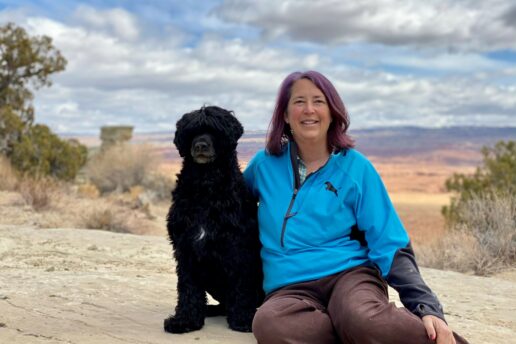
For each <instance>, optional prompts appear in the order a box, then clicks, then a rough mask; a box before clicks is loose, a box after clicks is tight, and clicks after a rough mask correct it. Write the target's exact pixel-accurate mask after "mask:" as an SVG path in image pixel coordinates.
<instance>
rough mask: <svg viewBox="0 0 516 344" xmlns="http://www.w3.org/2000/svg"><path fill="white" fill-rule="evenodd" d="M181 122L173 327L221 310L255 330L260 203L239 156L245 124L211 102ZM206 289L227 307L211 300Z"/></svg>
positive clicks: (169, 322)
mask: <svg viewBox="0 0 516 344" xmlns="http://www.w3.org/2000/svg"><path fill="white" fill-rule="evenodd" d="M176 127H177V128H176V129H177V130H176V134H175V137H174V144H175V145H176V147H177V149H178V151H179V154H180V155H181V157H182V158H183V166H182V169H181V171H180V173H179V174H178V176H177V177H178V179H177V186H176V188H175V189H174V191H173V192H172V198H173V204H172V206H171V207H170V210H169V213H168V216H167V229H168V234H169V237H170V241H171V243H172V246H173V248H174V257H175V259H176V261H177V268H176V271H177V277H178V284H177V292H178V303H177V306H176V309H175V314H174V315H172V316H170V317H168V318H167V319H165V323H164V327H165V331H168V332H172V333H184V332H190V331H194V330H198V329H200V328H202V326H203V325H204V318H205V316H210V315H218V311H220V313H221V314H225V315H227V321H228V324H229V327H230V328H231V329H233V330H237V331H244V332H249V331H251V324H252V319H253V317H254V313H255V311H256V308H257V307H258V306H259V305H260V303H261V302H262V300H263V290H262V285H261V284H262V270H261V260H260V253H259V251H260V244H259V238H258V226H257V220H256V212H257V205H256V201H255V200H254V199H253V198H252V196H251V195H250V193H249V191H248V190H247V188H246V185H245V182H244V179H243V176H242V173H241V172H240V169H239V166H238V162H237V156H236V146H237V141H238V139H239V138H240V137H241V136H242V134H243V128H242V125H241V124H240V122H239V121H238V120H237V119H236V118H235V116H233V114H232V113H231V112H228V111H227V110H224V109H222V108H219V107H216V106H208V107H203V108H201V109H200V110H196V111H193V112H190V113H187V114H185V115H183V117H182V118H181V119H180V120H179V121H178V122H177V125H176ZM206 292H208V293H209V294H210V295H211V296H212V297H213V298H214V299H215V300H217V301H218V302H219V306H207V298H206Z"/></svg>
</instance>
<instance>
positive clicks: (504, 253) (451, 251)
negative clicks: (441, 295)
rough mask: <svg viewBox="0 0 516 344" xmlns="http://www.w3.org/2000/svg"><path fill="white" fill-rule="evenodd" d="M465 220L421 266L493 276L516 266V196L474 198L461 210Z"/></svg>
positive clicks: (423, 255)
mask: <svg viewBox="0 0 516 344" xmlns="http://www.w3.org/2000/svg"><path fill="white" fill-rule="evenodd" d="M459 216H460V217H461V218H462V219H463V220H462V221H461V222H460V223H459V222H457V223H455V224H454V225H453V227H451V228H449V229H448V231H447V233H446V234H445V235H444V236H443V237H442V238H440V239H439V240H437V241H436V242H435V243H433V244H432V245H430V246H428V247H420V248H418V251H419V261H420V263H421V265H424V266H428V267H433V268H438V269H445V270H455V271H459V272H472V273H475V274H477V275H490V274H493V273H496V272H498V271H500V270H503V269H505V268H507V267H511V266H514V265H515V264H516V195H515V194H510V193H496V192H491V193H486V194H483V195H471V196H470V198H469V199H468V200H467V201H465V202H464V203H463V204H462V206H461V207H460V213H459Z"/></svg>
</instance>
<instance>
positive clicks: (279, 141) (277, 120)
mask: <svg viewBox="0 0 516 344" xmlns="http://www.w3.org/2000/svg"><path fill="white" fill-rule="evenodd" d="M300 79H308V80H310V81H311V82H313V83H314V85H315V86H317V88H319V89H320V90H321V92H322V93H323V94H324V96H325V97H326V100H327V102H328V106H329V108H330V114H331V118H332V119H333V121H332V122H331V124H330V127H329V128H328V149H329V150H330V152H333V151H340V150H341V149H345V148H351V147H353V146H354V143H353V140H352V139H351V137H349V136H348V135H347V134H346V131H347V130H348V127H349V116H348V112H347V111H346V107H345V106H344V103H343V102H342V99H341V98H340V96H339V94H338V92H337V90H336V89H335V87H334V86H333V84H332V83H331V82H330V80H328V79H327V78H326V77H325V76H324V75H322V74H321V73H319V72H316V71H306V72H294V73H291V74H290V75H288V76H287V77H286V78H285V80H283V82H282V84H281V86H280V88H279V91H278V96H277V99H276V106H275V108H274V112H273V114H272V119H271V122H270V124H269V133H268V135H267V144H266V148H267V152H269V153H270V154H273V155H280V154H281V152H282V151H283V146H284V145H285V143H286V142H287V141H288V140H293V137H292V134H291V133H290V125H288V124H287V123H286V122H285V113H286V111H287V106H288V101H289V100H290V96H291V90H292V86H293V85H294V83H295V82H296V81H298V80H300Z"/></svg>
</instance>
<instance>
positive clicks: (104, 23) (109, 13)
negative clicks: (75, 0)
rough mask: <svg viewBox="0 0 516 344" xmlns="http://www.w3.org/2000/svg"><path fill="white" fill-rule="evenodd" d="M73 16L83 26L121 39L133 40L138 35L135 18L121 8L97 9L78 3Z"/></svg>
mask: <svg viewBox="0 0 516 344" xmlns="http://www.w3.org/2000/svg"><path fill="white" fill-rule="evenodd" d="M73 17H74V18H75V19H76V21H77V22H79V23H82V24H83V25H84V26H85V27H89V28H91V29H94V30H102V31H104V32H107V33H111V34H113V35H115V36H116V37H117V38H120V39H123V40H129V41H133V40H135V39H137V38H138V36H139V28H138V21H137V19H136V18H135V17H134V16H133V15H132V14H131V13H129V12H127V11H126V10H124V9H122V8H113V9H108V10H97V9H95V8H93V7H90V6H87V5H79V6H78V7H77V9H76V10H75V13H74V15H73Z"/></svg>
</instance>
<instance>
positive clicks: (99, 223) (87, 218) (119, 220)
mask: <svg viewBox="0 0 516 344" xmlns="http://www.w3.org/2000/svg"><path fill="white" fill-rule="evenodd" d="M82 221H83V222H82V227H83V228H88V229H101V230H106V231H110V232H116V233H131V228H130V227H129V225H128V222H127V219H126V218H125V217H124V216H122V215H121V214H119V213H115V212H114V211H113V210H112V209H110V208H95V209H93V210H91V211H89V212H88V213H86V215H84V216H83V217H82Z"/></svg>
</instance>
